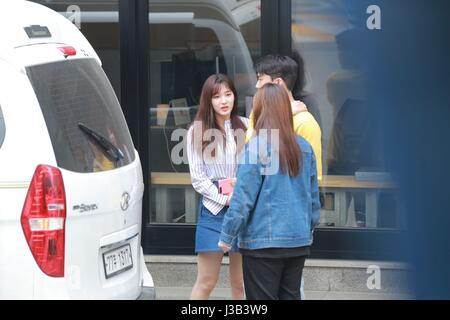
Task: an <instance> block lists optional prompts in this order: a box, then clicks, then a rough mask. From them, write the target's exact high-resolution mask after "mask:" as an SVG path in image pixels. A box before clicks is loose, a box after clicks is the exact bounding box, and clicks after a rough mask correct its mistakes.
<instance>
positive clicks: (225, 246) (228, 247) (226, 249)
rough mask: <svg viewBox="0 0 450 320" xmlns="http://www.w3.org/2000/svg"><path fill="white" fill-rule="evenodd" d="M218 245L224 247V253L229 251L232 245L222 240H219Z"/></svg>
mask: <svg viewBox="0 0 450 320" xmlns="http://www.w3.org/2000/svg"><path fill="white" fill-rule="evenodd" d="M217 245H218V246H219V248H220V249H222V251H223V252H224V253H227V252H228V251H230V250H231V246H230V245H228V244H226V243H224V242H222V241H219V243H218V244H217Z"/></svg>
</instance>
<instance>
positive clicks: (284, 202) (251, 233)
mask: <svg viewBox="0 0 450 320" xmlns="http://www.w3.org/2000/svg"><path fill="white" fill-rule="evenodd" d="M253 111H254V125H255V135H254V137H253V138H252V139H251V140H250V141H249V143H248V144H247V145H246V147H245V150H244V152H243V155H242V157H241V159H240V161H239V166H238V172H237V183H236V186H235V188H234V192H233V197H232V200H231V203H230V207H229V209H228V211H227V213H226V215H225V218H224V221H223V224H222V232H221V235H220V241H219V247H220V248H222V250H223V251H224V252H227V251H228V250H230V248H231V246H232V245H234V244H235V243H236V241H238V245H239V249H240V252H241V254H242V257H243V272H244V288H245V293H246V297H247V299H249V300H255V299H257V300H259V299H264V300H266V299H300V290H299V288H300V280H301V277H302V271H303V266H304V263H305V258H306V256H307V255H309V248H310V246H311V244H312V241H313V239H312V234H313V230H314V227H315V226H316V224H317V223H318V221H319V214H320V213H319V209H320V202H319V190H318V184H317V173H316V172H317V171H316V160H315V157H314V152H313V150H312V148H311V145H310V144H309V143H308V142H307V141H306V140H304V139H303V138H301V137H299V136H297V135H296V134H295V132H294V128H293V123H292V111H291V107H290V103H289V98H288V96H287V94H286V92H285V91H284V90H283V88H281V87H280V86H278V85H276V84H271V83H269V84H266V85H265V86H264V87H262V88H261V89H259V90H258V92H257V93H256V95H255V98H254V105H253Z"/></svg>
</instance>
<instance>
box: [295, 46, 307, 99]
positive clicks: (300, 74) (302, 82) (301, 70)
mask: <svg viewBox="0 0 450 320" xmlns="http://www.w3.org/2000/svg"><path fill="white" fill-rule="evenodd" d="M292 59H293V60H294V61H295V62H296V63H297V80H296V81H295V84H294V86H293V89H292V93H302V92H303V89H304V88H305V86H306V72H305V61H304V60H303V57H302V56H301V54H300V52H298V51H297V50H293V51H292Z"/></svg>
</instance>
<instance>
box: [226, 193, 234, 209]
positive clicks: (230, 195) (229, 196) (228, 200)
mask: <svg viewBox="0 0 450 320" xmlns="http://www.w3.org/2000/svg"><path fill="white" fill-rule="evenodd" d="M232 196H233V192H232V193H230V194H229V195H228V197H227V201H226V202H225V205H226V206H229V205H230V202H231V197H232Z"/></svg>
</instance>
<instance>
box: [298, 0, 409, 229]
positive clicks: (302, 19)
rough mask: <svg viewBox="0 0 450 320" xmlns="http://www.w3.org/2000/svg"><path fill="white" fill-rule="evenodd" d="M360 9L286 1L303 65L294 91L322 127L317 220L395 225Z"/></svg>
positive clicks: (323, 1) (323, 0) (325, 1)
mask: <svg viewBox="0 0 450 320" xmlns="http://www.w3.org/2000/svg"><path fill="white" fill-rule="evenodd" d="M360 12H363V13H364V12H365V8H363V7H362V6H361V5H359V4H358V3H357V2H351V3H350V2H348V1H342V0H334V1H330V0H293V1H292V28H291V30H292V47H293V50H294V54H297V55H298V56H297V60H298V61H300V62H303V66H304V70H305V76H304V77H302V75H300V77H299V78H300V81H299V83H300V85H299V86H298V87H297V88H296V89H297V90H296V92H295V94H296V96H297V97H298V98H300V99H301V100H303V101H304V102H305V104H306V105H307V106H308V108H309V110H310V111H311V113H312V114H313V115H314V117H315V118H316V120H317V121H318V122H319V124H320V126H321V129H322V139H323V140H322V155H323V161H322V162H323V164H324V165H323V172H324V179H323V181H322V182H321V199H322V214H321V226H323V227H327V226H328V227H352V228H355V227H359V228H363V227H366V228H399V227H401V221H400V220H401V219H400V218H399V217H398V208H397V203H398V201H397V199H396V192H395V186H394V185H393V183H392V177H391V176H390V175H389V173H387V172H385V169H384V167H385V164H384V156H383V152H382V147H381V143H380V141H381V136H380V135H381V131H380V129H379V126H378V123H377V117H375V116H374V110H370V109H369V108H368V104H367V98H366V87H365V85H366V74H365V72H364V63H363V62H364V60H363V54H362V51H363V48H362V47H361V45H360V44H361V41H359V39H361V36H362V32H363V30H362V28H364V27H365V20H364V21H362V20H359V19H358V14H359V16H362V15H361V14H360ZM357 13H358V14H357ZM301 69H302V68H301Z"/></svg>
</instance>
